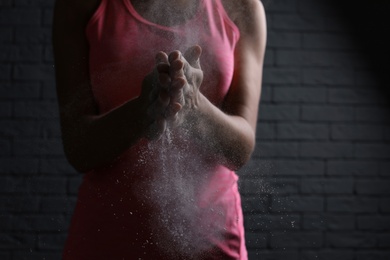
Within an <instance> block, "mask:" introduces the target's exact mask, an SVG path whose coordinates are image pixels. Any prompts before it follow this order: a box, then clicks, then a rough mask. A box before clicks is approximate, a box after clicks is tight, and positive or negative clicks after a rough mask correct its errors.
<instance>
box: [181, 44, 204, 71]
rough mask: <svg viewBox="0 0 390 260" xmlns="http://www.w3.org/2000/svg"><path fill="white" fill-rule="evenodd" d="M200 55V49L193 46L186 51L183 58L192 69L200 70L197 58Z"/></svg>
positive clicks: (197, 46)
mask: <svg viewBox="0 0 390 260" xmlns="http://www.w3.org/2000/svg"><path fill="white" fill-rule="evenodd" d="M201 54H202V48H201V47H200V46H199V45H194V46H192V47H190V48H188V49H187V50H186V52H185V53H184V58H185V59H186V60H187V62H188V63H189V64H190V65H191V66H192V67H194V68H197V69H200V62H199V58H200V55H201Z"/></svg>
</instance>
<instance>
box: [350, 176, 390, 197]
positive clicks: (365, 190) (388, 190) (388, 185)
mask: <svg viewBox="0 0 390 260" xmlns="http://www.w3.org/2000/svg"><path fill="white" fill-rule="evenodd" d="M356 193H357V194H363V195H390V181H389V180H372V179H366V180H356Z"/></svg>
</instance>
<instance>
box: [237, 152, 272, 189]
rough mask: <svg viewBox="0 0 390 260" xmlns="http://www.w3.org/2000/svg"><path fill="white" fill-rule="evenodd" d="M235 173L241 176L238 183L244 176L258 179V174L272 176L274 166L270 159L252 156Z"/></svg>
mask: <svg viewBox="0 0 390 260" xmlns="http://www.w3.org/2000/svg"><path fill="white" fill-rule="evenodd" d="M237 173H238V175H239V176H242V177H243V178H242V179H240V180H239V184H240V183H241V180H244V178H245V179H258V178H259V177H260V176H262V177H263V176H272V175H274V173H275V167H274V164H273V163H272V161H271V160H265V159H264V160H263V159H258V158H253V159H252V160H250V161H249V162H248V163H247V164H246V165H245V166H244V167H243V168H241V169H240V170H239V171H238V172H237Z"/></svg>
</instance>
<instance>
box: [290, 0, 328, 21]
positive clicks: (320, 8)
mask: <svg viewBox="0 0 390 260" xmlns="http://www.w3.org/2000/svg"><path fill="white" fill-rule="evenodd" d="M297 3H298V5H297V6H298V11H299V13H310V14H313V13H314V14H317V15H320V16H324V17H328V16H329V15H333V14H335V9H333V8H331V6H330V5H329V4H328V3H327V2H326V1H325V2H322V1H320V2H318V3H316V2H313V1H310V0H299V1H298V2H297Z"/></svg>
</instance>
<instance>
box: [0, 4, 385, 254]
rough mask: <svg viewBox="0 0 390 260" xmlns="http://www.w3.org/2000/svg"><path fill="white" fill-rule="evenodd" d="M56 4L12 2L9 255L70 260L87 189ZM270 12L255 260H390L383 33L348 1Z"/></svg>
mask: <svg viewBox="0 0 390 260" xmlns="http://www.w3.org/2000/svg"><path fill="white" fill-rule="evenodd" d="M360 2H362V1H360ZM360 2H359V1H357V2H356V3H355V4H356V6H357V4H359V3H360ZM53 3H54V0H0V8H1V9H0V50H1V52H0V259H4V260H10V259H12V260H19V259H60V254H61V249H62V246H63V242H64V239H65V237H66V229H67V226H68V225H69V219H70V216H71V214H72V211H73V207H74V203H75V199H76V195H77V188H78V185H79V183H80V177H81V176H80V175H78V174H77V173H76V172H75V171H74V170H73V169H72V168H71V167H70V166H69V165H68V164H67V162H66V160H65V158H64V155H63V151H62V146H61V139H60V131H59V123H58V109H57V103H56V95H55V94H56V93H55V85H54V73H53V72H54V71H53V58H52V49H51V41H50V35H51V16H52V8H53ZM378 3H383V2H380V1H378ZM368 4H370V3H368ZM264 5H265V8H266V12H267V20H268V46H267V54H266V63H265V69H264V84H263V93H262V100H261V106H260V113H259V124H258V133H257V149H256V151H255V153H254V155H253V159H252V160H251V162H250V163H249V164H248V165H247V166H246V167H245V168H244V169H242V170H241V171H240V172H239V174H240V176H241V179H240V187H241V192H242V196H243V207H244V211H245V226H246V232H247V246H248V250H249V254H250V259H267V260H268V259H269V260H270V259H275V260H276V259H283V260H285V259H289V260H294V259H304V260H306V259H326V260H328V259H329V260H337V259H343V260H366V259H367V260H368V259H375V260H385V259H386V260H387V259H390V246H389V245H390V160H389V159H390V116H389V115H390V113H389V112H390V111H389V96H388V88H387V86H388V85H386V84H385V81H384V79H385V78H386V76H387V75H386V73H383V71H386V70H385V69H384V66H386V65H387V60H386V61H384V60H385V59H384V58H383V57H386V55H388V52H387V53H386V52H384V49H383V47H384V46H386V45H384V44H383V37H380V35H378V32H381V33H384V32H385V31H383V30H382V31H381V30H380V29H381V28H383V26H382V27H381V24H375V23H373V22H372V21H375V20H373V19H374V18H376V16H375V14H372V12H371V14H370V13H365V12H364V11H366V10H365V8H360V9H353V7H351V8H350V9H348V8H347V7H348V6H347V5H341V4H340V2H338V3H337V2H336V1H325V0H318V1H310V0H264ZM356 6H355V7H356ZM351 10H354V11H353V12H352V11H351ZM370 10H381V8H378V6H376V7H375V8H374V9H370ZM359 12H360V13H359ZM359 14H360V15H359ZM376 14H378V12H377V13H376ZM369 15H371V16H369ZM381 17H382V20H381V21H384V19H383V16H381ZM362 19H364V20H365V21H366V22H362V21H361V20H362ZM367 22H371V23H370V24H368V25H369V26H365V25H367ZM354 25H355V26H354ZM357 25H359V26H357ZM370 32H375V33H376V34H370ZM370 37H371V38H372V39H376V40H375V41H374V42H376V43H378V44H375V45H374V44H370V40H369V39H371V38H370ZM380 39H382V40H380ZM379 43H381V44H379ZM378 48H379V49H378ZM380 48H382V50H381V49H380ZM381 51H383V52H381ZM378 65H380V66H378ZM387 66H388V65H387ZM378 68H381V69H378ZM387 68H388V67H387ZM378 71H380V73H379V72H378ZM387 71H388V70H387Z"/></svg>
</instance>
